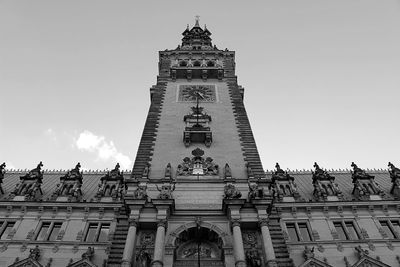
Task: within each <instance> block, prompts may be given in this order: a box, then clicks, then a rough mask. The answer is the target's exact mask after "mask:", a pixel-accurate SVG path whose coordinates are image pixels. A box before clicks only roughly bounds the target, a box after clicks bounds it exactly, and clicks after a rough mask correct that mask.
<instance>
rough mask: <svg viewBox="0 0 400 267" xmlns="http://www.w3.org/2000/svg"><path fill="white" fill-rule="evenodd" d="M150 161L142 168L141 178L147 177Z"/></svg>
mask: <svg viewBox="0 0 400 267" xmlns="http://www.w3.org/2000/svg"><path fill="white" fill-rule="evenodd" d="M150 166H151V165H150V163H147V164H146V166H145V167H144V169H143V173H142V179H149V174H150Z"/></svg>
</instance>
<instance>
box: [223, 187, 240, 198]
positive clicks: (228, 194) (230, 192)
mask: <svg viewBox="0 0 400 267" xmlns="http://www.w3.org/2000/svg"><path fill="white" fill-rule="evenodd" d="M241 197H242V193H241V192H240V191H239V190H238V189H237V188H236V187H235V185H234V184H232V183H228V184H226V185H225V187H224V198H225V199H238V198H241Z"/></svg>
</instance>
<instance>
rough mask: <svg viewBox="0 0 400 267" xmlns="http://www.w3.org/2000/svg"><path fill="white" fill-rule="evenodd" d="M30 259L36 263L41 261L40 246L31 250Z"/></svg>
mask: <svg viewBox="0 0 400 267" xmlns="http://www.w3.org/2000/svg"><path fill="white" fill-rule="evenodd" d="M29 258H31V259H33V260H35V261H38V260H39V259H40V249H39V246H38V245H36V247H34V248H31V249H30V250H29Z"/></svg>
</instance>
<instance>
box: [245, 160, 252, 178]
mask: <svg viewBox="0 0 400 267" xmlns="http://www.w3.org/2000/svg"><path fill="white" fill-rule="evenodd" d="M246 171H247V178H248V179H250V178H254V173H253V170H252V169H251V166H250V163H246Z"/></svg>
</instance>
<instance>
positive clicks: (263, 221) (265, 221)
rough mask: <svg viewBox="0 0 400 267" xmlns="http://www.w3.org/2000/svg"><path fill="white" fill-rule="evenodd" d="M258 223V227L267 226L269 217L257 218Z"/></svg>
mask: <svg viewBox="0 0 400 267" xmlns="http://www.w3.org/2000/svg"><path fill="white" fill-rule="evenodd" d="M258 225H260V227H263V226H269V219H268V218H261V219H259V220H258Z"/></svg>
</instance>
